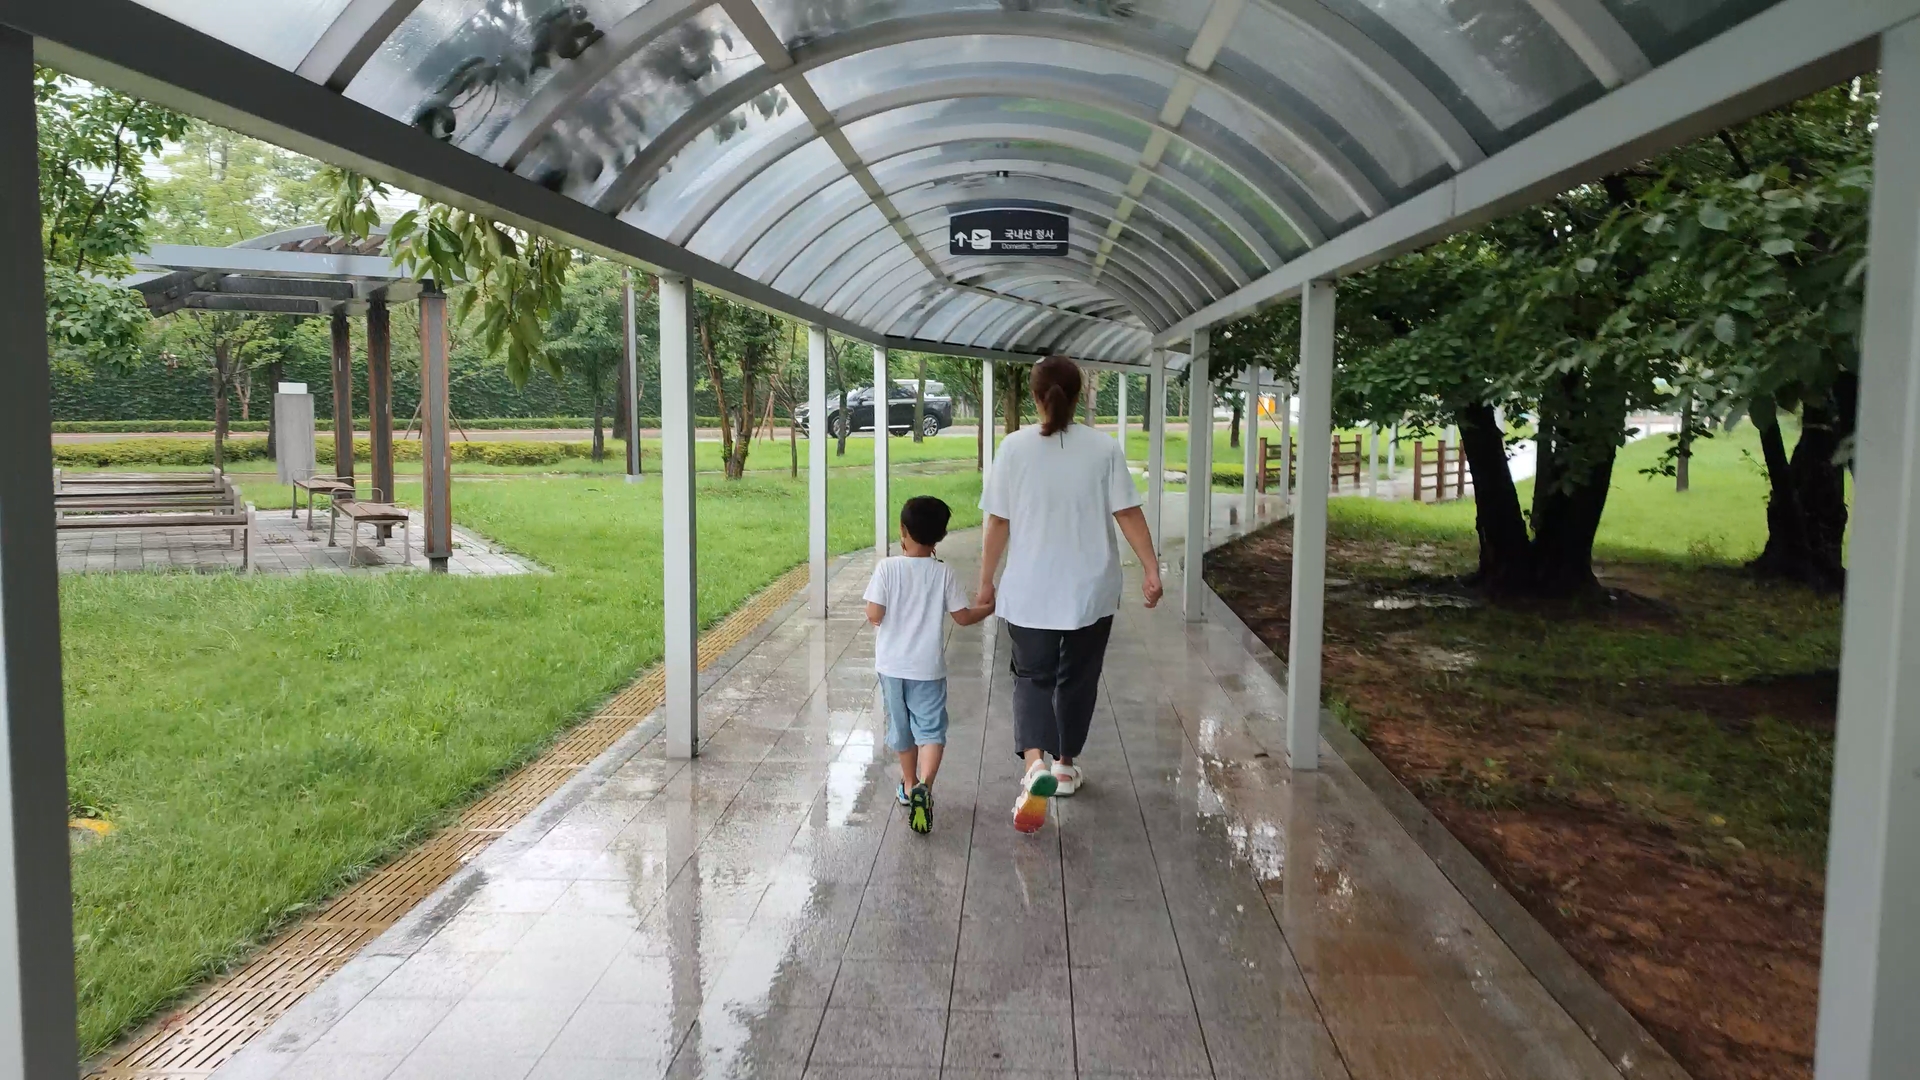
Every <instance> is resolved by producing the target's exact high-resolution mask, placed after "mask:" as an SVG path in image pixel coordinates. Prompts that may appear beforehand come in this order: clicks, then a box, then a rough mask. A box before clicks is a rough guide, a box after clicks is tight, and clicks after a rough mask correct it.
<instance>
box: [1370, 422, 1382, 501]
mask: <svg viewBox="0 0 1920 1080" xmlns="http://www.w3.org/2000/svg"><path fill="white" fill-rule="evenodd" d="M1367 431H1368V433H1369V434H1371V435H1372V436H1373V442H1372V443H1371V444H1370V446H1369V448H1368V450H1367V498H1369V499H1377V498H1379V497H1380V425H1379V424H1376V423H1373V422H1371V421H1369V422H1368V423H1367Z"/></svg>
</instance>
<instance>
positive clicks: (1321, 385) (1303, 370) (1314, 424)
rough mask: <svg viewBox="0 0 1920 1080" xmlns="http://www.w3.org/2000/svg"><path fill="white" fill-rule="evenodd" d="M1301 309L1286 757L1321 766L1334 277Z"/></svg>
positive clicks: (1316, 286) (1314, 287)
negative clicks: (1298, 465) (1321, 677)
mask: <svg viewBox="0 0 1920 1080" xmlns="http://www.w3.org/2000/svg"><path fill="white" fill-rule="evenodd" d="M1300 303H1301V309H1300V376H1299V378H1300V470H1299V487H1298V488H1297V489H1296V490H1297V492H1298V499H1297V501H1296V502H1295V503H1294V509H1293V607H1292V611H1291V614H1290V615H1289V616H1288V622H1287V627H1288V630H1287V763H1288V764H1289V765H1291V766H1292V767H1293V768H1295V769H1316V768H1319V765H1320V651H1321V650H1320V647H1321V639H1322V637H1323V635H1324V631H1325V619H1326V586H1327V485H1328V482H1329V477H1330V476H1331V474H1332V471H1333V342H1334V338H1333V332H1334V318H1333V282H1331V281H1315V282H1312V283H1310V284H1309V285H1308V286H1307V289H1306V295H1304V296H1303V297H1302V298H1301V300H1300Z"/></svg>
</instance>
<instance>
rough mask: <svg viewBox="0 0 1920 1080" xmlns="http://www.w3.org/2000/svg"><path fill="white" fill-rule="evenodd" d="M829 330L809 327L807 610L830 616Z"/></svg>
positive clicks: (818, 614) (821, 615) (817, 617)
mask: <svg viewBox="0 0 1920 1080" xmlns="http://www.w3.org/2000/svg"><path fill="white" fill-rule="evenodd" d="M829 344H831V343H830V342H829V341H828V340H827V331H826V328H825V327H822V326H809V327H807V410H808V416H807V566H808V574H807V609H808V610H809V611H811V612H812V613H813V616H814V618H816V619H824V618H826V617H827V550H828V549H827V444H828V443H829V442H830V441H832V440H831V439H830V438H829V436H828V433H827V347H828V345H829Z"/></svg>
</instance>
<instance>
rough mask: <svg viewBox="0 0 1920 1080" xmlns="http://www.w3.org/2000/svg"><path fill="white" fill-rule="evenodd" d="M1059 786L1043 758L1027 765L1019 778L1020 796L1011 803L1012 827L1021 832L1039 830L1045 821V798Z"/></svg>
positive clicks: (1050, 795)
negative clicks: (1024, 772) (1024, 773)
mask: <svg viewBox="0 0 1920 1080" xmlns="http://www.w3.org/2000/svg"><path fill="white" fill-rule="evenodd" d="M1059 786H1060V781H1059V780H1057V779H1056V778H1055V777H1054V775H1053V770H1051V769H1049V768H1047V763H1046V762H1045V761H1044V760H1043V761H1036V762H1034V763H1033V764H1032V765H1031V766H1029V767H1028V769H1027V775H1026V776H1024V777H1022V778H1021V780H1020V798H1019V799H1017V800H1015V801H1014V804H1013V827H1014V828H1016V829H1018V830H1020V831H1021V832H1023V833H1030V832H1039V831H1040V826H1042V825H1045V824H1046V823H1047V799H1048V798H1050V797H1052V795H1053V793H1054V791H1055V790H1056V789H1057V788H1058V787H1059Z"/></svg>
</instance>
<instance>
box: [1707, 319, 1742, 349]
mask: <svg viewBox="0 0 1920 1080" xmlns="http://www.w3.org/2000/svg"><path fill="white" fill-rule="evenodd" d="M1738 334H1739V326H1738V325H1737V324H1736V323H1735V322H1734V321H1733V316H1732V315H1730V314H1728V313H1727V312H1724V311H1723V312H1721V313H1720V316H1719V318H1716V319H1714V320H1713V336H1714V337H1716V338H1718V339H1720V343H1721V344H1723V345H1731V344H1733V341H1734V338H1735V337H1737V336H1738Z"/></svg>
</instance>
